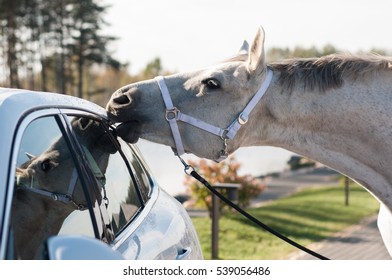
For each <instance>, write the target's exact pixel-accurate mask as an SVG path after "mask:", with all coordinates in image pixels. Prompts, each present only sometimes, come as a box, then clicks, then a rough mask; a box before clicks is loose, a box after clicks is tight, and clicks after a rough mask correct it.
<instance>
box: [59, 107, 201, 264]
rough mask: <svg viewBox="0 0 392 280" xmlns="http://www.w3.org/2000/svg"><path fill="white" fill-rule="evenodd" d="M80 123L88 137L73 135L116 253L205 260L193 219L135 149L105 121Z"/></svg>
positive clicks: (70, 115) (71, 119)
mask: <svg viewBox="0 0 392 280" xmlns="http://www.w3.org/2000/svg"><path fill="white" fill-rule="evenodd" d="M67 116H68V120H69V123H71V124H72V125H71V126H72V127H75V125H74V124H75V122H78V121H79V122H80V116H79V115H77V114H74V113H67ZM81 124H82V125H83V126H85V128H86V132H85V133H80V135H77V133H74V134H75V138H76V139H77V141H78V142H79V143H80V146H81V147H82V149H81V150H82V151H83V153H84V154H85V158H86V161H85V163H86V164H87V165H88V166H89V168H90V170H92V172H91V173H93V174H94V176H95V179H96V182H97V184H98V185H99V189H100V190H101V191H102V197H103V200H104V201H105V209H102V213H104V212H106V213H107V216H108V217H107V220H108V221H109V225H110V226H108V227H107V230H110V231H111V232H112V233H113V235H114V239H113V241H112V242H110V243H109V244H110V245H111V246H112V248H113V249H114V250H116V251H118V252H120V253H121V255H123V257H125V258H126V259H187V258H202V254H201V250H200V247H199V242H198V238H197V235H196V232H195V230H194V228H193V225H192V222H191V220H190V218H189V216H188V215H187V213H186V211H185V210H184V208H183V207H182V206H181V205H180V203H178V201H176V200H175V199H174V198H173V197H171V196H170V195H168V194H167V193H166V192H164V191H163V190H161V189H160V188H159V187H158V186H157V185H156V182H155V181H154V179H153V178H152V176H151V174H150V172H149V170H148V167H147V166H146V164H145V163H144V162H143V159H142V158H141V156H140V154H139V152H138V151H137V149H136V147H135V146H133V145H129V144H127V143H125V142H124V141H123V140H122V139H121V138H118V137H116V135H115V129H114V128H111V127H109V124H108V123H107V122H106V121H105V120H104V119H99V118H96V117H94V116H89V117H88V118H85V117H84V118H82V122H81ZM73 129H74V128H73ZM74 130H75V129H74ZM87 130H89V131H90V133H91V134H92V135H94V137H93V138H92V141H90V140H89V139H90V137H88V134H89V132H87ZM76 131H77V130H76ZM86 139H87V140H86ZM105 210H106V211H105Z"/></svg>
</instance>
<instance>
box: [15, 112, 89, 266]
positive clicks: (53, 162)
mask: <svg viewBox="0 0 392 280" xmlns="http://www.w3.org/2000/svg"><path fill="white" fill-rule="evenodd" d="M17 153H18V154H17V166H16V171H15V177H16V178H15V180H16V183H15V191H14V196H13V202H12V216H11V225H12V228H13V233H14V240H15V254H16V258H21V259H34V258H40V257H41V255H40V253H41V252H42V251H41V248H42V245H43V243H44V242H45V240H46V239H47V238H48V237H49V236H52V235H57V234H59V232H60V231H61V228H62V226H63V225H64V224H69V222H70V221H71V220H72V219H74V218H75V219H77V220H78V224H77V226H73V227H68V230H67V232H68V233H72V234H74V233H79V234H84V235H87V236H94V231H93V227H92V223H91V218H90V216H89V215H88V211H86V209H87V208H88V205H87V200H86V197H85V195H84V192H83V189H82V185H81V182H80V180H79V179H80V178H79V174H78V171H77V168H76V166H75V163H74V159H73V156H72V153H71V151H70V148H69V145H68V142H67V140H66V138H65V137H64V135H63V133H62V132H61V129H60V127H59V122H58V121H57V119H56V117H54V116H48V117H43V118H39V119H36V120H34V121H33V122H31V123H30V124H29V125H28V126H27V128H26V129H25V131H24V132H23V136H22V139H21V143H20V146H19V147H17ZM65 221H66V222H65Z"/></svg>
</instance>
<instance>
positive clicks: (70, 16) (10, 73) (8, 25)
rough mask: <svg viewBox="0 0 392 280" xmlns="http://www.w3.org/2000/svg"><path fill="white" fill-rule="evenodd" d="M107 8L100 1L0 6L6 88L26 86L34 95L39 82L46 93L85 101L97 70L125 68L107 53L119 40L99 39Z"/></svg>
mask: <svg viewBox="0 0 392 280" xmlns="http://www.w3.org/2000/svg"><path fill="white" fill-rule="evenodd" d="M107 8H108V6H103V5H100V4H98V1H97V0H80V1H79V0H53V1H44V0H0V41H1V42H2V43H3V44H2V45H0V49H2V53H3V54H4V58H3V61H4V62H3V64H5V65H4V66H5V67H4V68H3V69H5V72H6V73H7V77H8V78H7V79H6V80H5V81H2V82H4V83H5V84H7V85H8V86H10V87H20V86H21V84H22V83H21V82H20V81H22V80H24V81H25V83H24V84H25V86H24V87H25V88H30V89H33V90H34V89H35V87H37V86H36V85H37V84H39V83H38V81H39V82H40V84H41V89H42V90H44V91H56V92H62V93H77V95H78V96H80V97H82V96H83V92H86V91H87V90H86V88H85V86H84V81H85V77H86V76H88V72H89V71H90V69H91V67H92V66H93V65H94V64H102V65H109V66H110V67H113V68H115V69H119V68H120V67H121V66H122V64H121V63H120V62H119V61H117V60H116V59H114V58H113V57H112V55H111V54H110V53H109V51H108V48H107V46H108V44H109V43H110V42H111V41H113V40H115V38H114V37H112V36H105V35H103V34H101V31H102V29H103V26H104V25H105V24H107V23H106V22H105V21H104V20H103V15H104V12H105V11H106V9H107ZM0 62H2V61H0ZM39 72H40V73H39ZM75 73H76V74H75ZM39 74H40V75H39ZM75 85H76V86H75Z"/></svg>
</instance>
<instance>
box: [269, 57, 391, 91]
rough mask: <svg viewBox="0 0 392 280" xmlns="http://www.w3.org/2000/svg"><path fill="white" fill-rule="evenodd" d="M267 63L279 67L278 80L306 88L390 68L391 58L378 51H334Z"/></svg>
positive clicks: (329, 86)
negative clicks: (361, 52) (340, 52)
mask: <svg viewBox="0 0 392 280" xmlns="http://www.w3.org/2000/svg"><path fill="white" fill-rule="evenodd" d="M268 66H269V67H270V68H271V69H272V70H274V71H279V72H280V76H279V82H280V84H281V85H283V86H285V87H286V88H287V89H289V90H290V91H291V90H292V89H293V88H294V87H295V86H296V85H297V84H298V83H301V84H302V85H303V87H304V88H305V89H310V90H314V89H318V90H320V91H326V90H328V89H333V88H339V87H341V86H342V84H343V79H344V78H351V79H354V80H355V79H358V78H363V77H364V76H366V75H368V74H371V73H375V72H377V71H381V70H392V60H391V59H390V58H387V57H383V56H380V55H377V54H366V55H365V54H364V55H352V54H333V55H327V56H323V57H320V58H300V59H288V60H283V61H279V62H273V63H270V64H268Z"/></svg>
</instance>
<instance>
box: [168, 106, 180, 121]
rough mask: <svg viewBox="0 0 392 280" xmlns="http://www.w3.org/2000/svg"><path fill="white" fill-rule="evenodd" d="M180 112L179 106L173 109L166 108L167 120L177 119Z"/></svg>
mask: <svg viewBox="0 0 392 280" xmlns="http://www.w3.org/2000/svg"><path fill="white" fill-rule="evenodd" d="M179 112H180V110H178V109H177V107H173V108H172V109H166V112H165V118H166V120H167V121H170V120H173V119H175V120H176V119H177V116H178V113H179Z"/></svg>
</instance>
